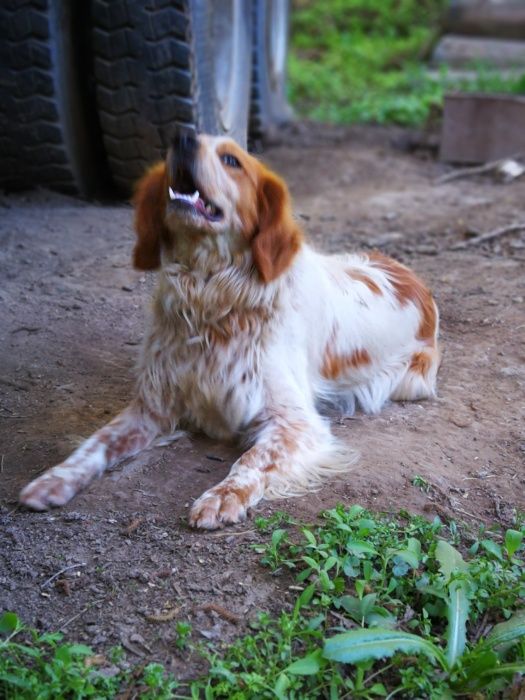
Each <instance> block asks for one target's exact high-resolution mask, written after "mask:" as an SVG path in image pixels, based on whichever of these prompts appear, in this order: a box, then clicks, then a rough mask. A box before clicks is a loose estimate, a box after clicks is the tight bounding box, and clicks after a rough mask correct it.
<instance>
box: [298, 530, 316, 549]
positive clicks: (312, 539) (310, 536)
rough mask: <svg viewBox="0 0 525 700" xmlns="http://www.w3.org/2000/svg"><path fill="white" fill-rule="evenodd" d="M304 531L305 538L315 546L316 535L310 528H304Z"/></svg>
mask: <svg viewBox="0 0 525 700" xmlns="http://www.w3.org/2000/svg"><path fill="white" fill-rule="evenodd" d="M302 532H303V535H304V536H305V538H306V539H307V540H308V544H311V545H312V546H315V545H316V544H317V542H316V540H315V537H314V536H313V534H312V533H311V532H310V530H307V529H306V528H304V529H303V531H302Z"/></svg>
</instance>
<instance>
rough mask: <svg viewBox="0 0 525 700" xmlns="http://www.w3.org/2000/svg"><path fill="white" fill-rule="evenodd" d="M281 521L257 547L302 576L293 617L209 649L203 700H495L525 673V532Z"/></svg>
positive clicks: (402, 518)
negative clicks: (472, 698)
mask: <svg viewBox="0 0 525 700" xmlns="http://www.w3.org/2000/svg"><path fill="white" fill-rule="evenodd" d="M273 522H274V525H275V524H276V525H279V523H278V522H276V519H275V518H274V521H273ZM283 524H284V526H282V527H277V529H274V530H273V532H272V535H271V538H270V541H269V542H268V543H267V544H265V545H262V546H259V547H258V549H259V551H260V553H261V554H262V562H263V563H264V564H265V565H266V566H269V567H270V568H271V569H272V570H273V572H274V574H275V575H276V576H279V575H280V576H283V577H284V578H286V579H289V577H290V575H292V576H293V579H294V580H293V584H292V586H293V588H294V590H295V589H296V588H299V589H300V593H299V594H298V596H297V598H296V600H295V603H294V605H293V607H292V609H290V610H286V611H283V612H282V613H281V615H280V616H279V617H278V618H277V619H275V618H271V617H269V616H268V615H266V614H265V615H262V616H260V618H259V620H258V621H257V622H256V624H255V625H254V626H253V634H251V635H249V636H246V637H244V638H242V639H240V640H238V641H237V642H236V643H235V644H233V645H232V646H230V647H229V648H228V649H227V650H226V651H225V653H224V654H222V655H219V654H216V653H214V652H213V651H212V652H209V657H208V658H209V662H210V670H209V674H208V676H207V677H206V678H205V679H202V680H201V681H198V682H196V683H195V684H194V686H193V688H194V693H195V695H194V696H193V697H195V698H197V697H200V696H199V695H198V694H197V693H198V692H202V693H205V697H208V698H224V699H226V698H232V699H236V700H243V699H244V698H252V697H253V698H255V697H256V698H275V697H277V698H282V699H284V698H289V699H294V698H295V699H297V700H298V699H300V698H330V699H331V698H341V697H348V698H350V697H351V698H381V697H392V696H393V695H397V696H399V697H405V698H414V697H425V698H435V699H436V700H437V698H440V699H441V698H452V697H459V696H462V695H465V694H469V693H474V692H475V691H477V690H479V689H482V690H483V692H484V693H485V695H484V697H485V698H491V697H497V696H498V695H497V694H498V693H500V692H501V691H502V690H503V689H504V688H506V687H507V686H508V685H509V683H510V682H511V679H512V677H513V675H514V674H515V673H525V612H523V608H524V607H525V571H524V558H525V552H524V547H523V537H524V534H525V524H522V525H521V526H520V529H516V530H507V532H506V533H504V534H503V535H501V536H500V534H499V533H497V532H492V531H486V530H480V532H479V533H478V536H477V537H475V538H473V537H470V538H469V537H468V536H467V535H466V534H462V533H460V531H459V530H458V528H457V527H456V525H455V524H454V523H451V524H450V525H449V526H448V527H445V526H444V525H443V523H441V521H440V520H439V519H437V518H436V519H435V520H434V521H433V522H428V521H427V520H425V519H424V518H420V517H417V516H410V515H408V514H407V513H401V514H400V515H399V516H397V517H392V516H389V515H378V514H373V513H371V512H369V511H366V510H364V509H363V508H361V507H360V506H352V507H351V508H344V507H343V506H339V507H337V508H335V509H333V510H329V511H327V512H326V513H324V514H323V522H322V524H321V525H319V526H313V527H312V526H309V527H298V528H293V529H291V528H290V524H289V522H286V521H285V522H284V523H283ZM258 526H259V527H261V528H264V521H262V520H260V521H259V522H258ZM503 640H505V641H503ZM385 659H386V660H385Z"/></svg>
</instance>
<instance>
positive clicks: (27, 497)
mask: <svg viewBox="0 0 525 700" xmlns="http://www.w3.org/2000/svg"><path fill="white" fill-rule="evenodd" d="M158 433H159V429H158V426H157V424H156V422H155V420H154V419H153V418H152V417H151V416H150V415H149V414H148V413H147V412H146V411H145V410H144V409H143V408H142V407H141V406H138V405H134V404H132V405H131V406H129V407H128V408H126V409H125V410H124V411H122V413H120V414H119V415H118V416H117V417H116V418H114V419H113V420H112V421H111V422H110V423H108V424H107V425H105V426H104V427H103V428H101V429H100V430H98V431H97V432H96V433H94V434H93V435H92V436H91V437H90V438H88V439H87V440H86V441H85V442H83V443H82V444H81V445H80V447H78V449H76V450H75V451H74V452H73V454H71V455H70V456H69V457H68V458H67V459H66V460H65V461H64V462H61V463H60V464H58V465H57V466H56V467H52V468H51V469H48V470H47V471H46V472H44V474H42V476H39V477H38V478H36V479H34V481H31V483H29V484H28V485H27V486H26V487H25V488H24V489H23V490H22V492H21V493H20V499H19V500H20V503H22V504H23V505H25V506H27V507H29V508H33V509H34V510H47V509H48V508H49V507H50V506H62V505H64V504H65V503H67V502H68V501H69V500H70V499H71V498H73V496H74V495H75V494H76V493H78V492H79V491H80V490H81V489H83V488H84V487H85V486H86V485H87V484H88V483H89V482H90V481H91V480H92V479H94V478H95V477H97V476H100V475H101V474H102V473H103V472H104V471H105V470H106V469H108V468H109V467H111V466H113V465H114V464H117V462H120V461H121V460H123V459H125V458H126V457H132V456H133V455H135V454H137V452H140V450H143V449H144V448H145V447H148V446H149V445H150V444H151V443H152V442H153V440H154V439H155V437H156V436H157V435H158Z"/></svg>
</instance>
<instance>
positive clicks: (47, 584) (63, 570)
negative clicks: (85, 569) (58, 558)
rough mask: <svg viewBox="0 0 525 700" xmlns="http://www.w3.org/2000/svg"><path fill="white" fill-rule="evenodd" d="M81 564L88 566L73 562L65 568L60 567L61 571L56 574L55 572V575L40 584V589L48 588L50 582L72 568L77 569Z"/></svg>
mask: <svg viewBox="0 0 525 700" xmlns="http://www.w3.org/2000/svg"><path fill="white" fill-rule="evenodd" d="M79 566H86V564H85V563H84V564H71V566H65V567H64V568H63V569H60V571H57V572H56V574H53V576H51V577H50V578H48V579H47V581H44V583H43V584H42V585H41V586H40V589H41V590H43V589H44V588H47V586H49V584H50V583H52V582H53V581H54V580H55V579H56V578H58V577H59V576H60V575H61V574H63V573H65V572H66V571H69V570H70V569H76V568H77V567H79Z"/></svg>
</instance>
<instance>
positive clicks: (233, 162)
mask: <svg viewBox="0 0 525 700" xmlns="http://www.w3.org/2000/svg"><path fill="white" fill-rule="evenodd" d="M221 160H222V162H223V163H224V165H227V166H228V167H229V168H240V167H241V164H240V163H239V161H238V160H237V158H236V157H235V156H232V154H231V153H223V154H222V156H221Z"/></svg>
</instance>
